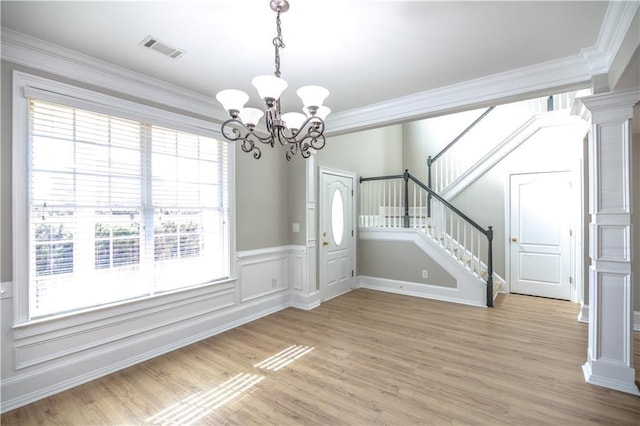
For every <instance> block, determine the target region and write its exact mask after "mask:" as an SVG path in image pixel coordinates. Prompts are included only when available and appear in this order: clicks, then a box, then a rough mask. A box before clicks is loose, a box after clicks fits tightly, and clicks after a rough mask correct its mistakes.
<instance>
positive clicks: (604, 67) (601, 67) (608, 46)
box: [581, 1, 640, 75]
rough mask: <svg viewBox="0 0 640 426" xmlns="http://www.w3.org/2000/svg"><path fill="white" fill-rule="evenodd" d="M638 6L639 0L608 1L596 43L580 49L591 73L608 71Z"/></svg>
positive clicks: (639, 5)
mask: <svg viewBox="0 0 640 426" xmlns="http://www.w3.org/2000/svg"><path fill="white" fill-rule="evenodd" d="M639 8H640V2H637V1H612V2H610V3H609V6H608V7H607V11H606V13H605V16H604V20H603V22H602V27H601V28H600V34H599V35H598V40H597V41H596V45H595V46H593V47H588V48H585V49H582V51H581V55H582V57H583V58H584V60H585V61H587V64H588V65H589V68H590V70H591V74H592V75H598V74H606V73H608V72H609V69H610V68H611V64H612V63H613V61H614V59H615V57H616V54H617V53H618V50H619V49H620V46H622V42H623V41H624V37H625V36H626V34H627V32H628V31H629V29H630V27H631V22H632V21H633V18H634V16H635V14H636V12H637V11H638V9H639Z"/></svg>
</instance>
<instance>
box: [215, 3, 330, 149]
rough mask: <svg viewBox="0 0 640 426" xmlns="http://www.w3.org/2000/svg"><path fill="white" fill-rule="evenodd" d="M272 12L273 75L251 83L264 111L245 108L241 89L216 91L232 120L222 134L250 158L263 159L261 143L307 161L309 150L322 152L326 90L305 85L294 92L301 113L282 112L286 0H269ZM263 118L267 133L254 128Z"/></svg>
mask: <svg viewBox="0 0 640 426" xmlns="http://www.w3.org/2000/svg"><path fill="white" fill-rule="evenodd" d="M270 6H271V9H272V10H273V11H274V12H276V13H277V18H276V30H277V35H276V37H275V38H274V39H273V45H274V46H275V52H276V53H275V64H276V69H275V72H274V73H273V75H260V76H257V77H254V78H253V80H251V84H252V85H253V87H255V88H256V90H257V91H258V96H260V98H261V99H262V100H263V101H264V104H265V111H262V110H259V109H257V108H245V107H244V106H245V104H246V103H247V102H248V101H249V95H247V94H246V93H244V92H243V91H241V90H236V89H226V90H222V91H220V92H218V94H217V95H216V99H217V100H218V102H220V103H221V104H222V106H223V108H224V109H225V110H226V111H227V112H228V113H229V116H230V117H231V118H230V119H228V120H227V121H225V122H224V123H222V128H221V131H222V135H223V136H224V137H225V139H227V140H229V141H232V142H240V144H241V145H240V146H241V148H242V150H243V151H244V152H247V153H251V154H252V155H253V158H255V159H258V158H260V157H261V156H262V151H261V150H260V146H259V145H260V144H266V145H271V147H273V146H275V144H276V141H277V142H278V143H279V144H280V145H282V146H284V147H285V148H286V152H285V157H286V159H287V160H291V158H293V156H294V155H296V154H297V153H298V152H299V153H300V155H301V156H302V157H303V158H309V156H310V155H311V152H312V151H311V150H312V149H313V150H319V149H322V148H323V147H324V145H325V137H324V120H325V119H326V118H327V115H329V113H330V112H331V110H330V109H329V108H327V107H326V106H324V105H323V103H324V101H325V99H326V98H327V96H329V91H328V90H327V89H325V88H324V87H320V86H304V87H301V88H299V89H298V91H297V92H296V93H297V94H298V96H299V97H300V99H301V100H302V105H303V107H302V111H303V112H304V114H303V113H300V112H288V113H286V114H282V113H281V102H280V96H281V95H282V92H284V91H285V90H286V88H287V86H288V85H287V82H286V81H284V80H283V79H281V78H280V49H281V48H284V42H283V40H282V29H281V22H280V15H281V14H282V13H284V12H286V11H287V10H289V2H288V1H287V0H271V2H270ZM262 116H265V124H266V129H267V133H266V134H264V133H260V132H259V130H257V126H258V124H259V122H260V119H261V118H262Z"/></svg>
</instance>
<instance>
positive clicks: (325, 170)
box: [316, 166, 358, 303]
mask: <svg viewBox="0 0 640 426" xmlns="http://www.w3.org/2000/svg"><path fill="white" fill-rule="evenodd" d="M325 175H333V176H339V177H343V178H347V179H351V181H352V183H353V186H352V188H353V202H352V203H351V223H352V226H353V238H352V240H351V241H352V242H351V245H352V247H351V250H352V252H353V271H354V276H353V277H352V280H351V288H352V289H354V288H356V286H355V283H356V277H355V271H356V270H357V261H358V256H357V252H356V250H357V246H358V244H357V238H358V226H357V222H356V219H357V215H356V210H357V203H356V200H357V199H358V188H357V185H356V183H357V177H358V175H357V174H356V173H355V172H350V171H346V170H339V169H333V168H330V167H323V166H318V185H317V188H318V216H317V219H318V221H317V224H318V226H317V235H316V238H317V239H316V241H318V257H317V262H318V263H317V266H318V267H317V271H318V291H319V292H320V302H321V303H322V302H324V301H325V300H326V298H325V297H326V294H325V292H326V286H325V281H326V269H325V267H324V266H325V265H324V264H325V254H324V250H323V249H322V246H321V243H320V242H321V241H322V235H321V233H322V223H323V222H322V219H323V214H324V212H325V205H323V202H325V201H327V202H330V201H328V200H324V197H323V193H322V191H323V187H322V183H323V176H325ZM345 231H346V230H345Z"/></svg>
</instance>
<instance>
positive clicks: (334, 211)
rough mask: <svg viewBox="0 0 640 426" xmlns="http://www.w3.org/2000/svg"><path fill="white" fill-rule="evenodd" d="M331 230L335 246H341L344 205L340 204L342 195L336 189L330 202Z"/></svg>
mask: <svg viewBox="0 0 640 426" xmlns="http://www.w3.org/2000/svg"><path fill="white" fill-rule="evenodd" d="M331 230H332V232H331V233H332V234H333V241H334V242H335V243H336V245H337V246H339V245H340V244H342V238H343V237H344V204H343V203H342V193H341V192H340V190H339V189H336V190H335V191H334V193H333V197H332V200H331Z"/></svg>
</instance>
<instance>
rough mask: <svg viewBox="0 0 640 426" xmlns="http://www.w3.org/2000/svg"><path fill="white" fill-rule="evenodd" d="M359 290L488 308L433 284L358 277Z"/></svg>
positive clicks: (454, 291)
mask: <svg viewBox="0 0 640 426" xmlns="http://www.w3.org/2000/svg"><path fill="white" fill-rule="evenodd" d="M356 283H357V288H367V289H370V290H379V291H386V292H389V293H396V294H403V295H406V296H415V297H424V298H426V299H434V300H441V301H443V302H452V303H461V304H464V305H470V306H479V307H483V308H486V306H485V305H482V304H478V302H477V300H474V299H473V298H467V297H465V295H463V294H461V292H460V290H459V289H457V288H451V287H444V286H437V285H431V284H421V283H412V282H408V281H396V280H390V279H386V278H376V277H368V276H362V275H360V276H358V277H357V278H356Z"/></svg>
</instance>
